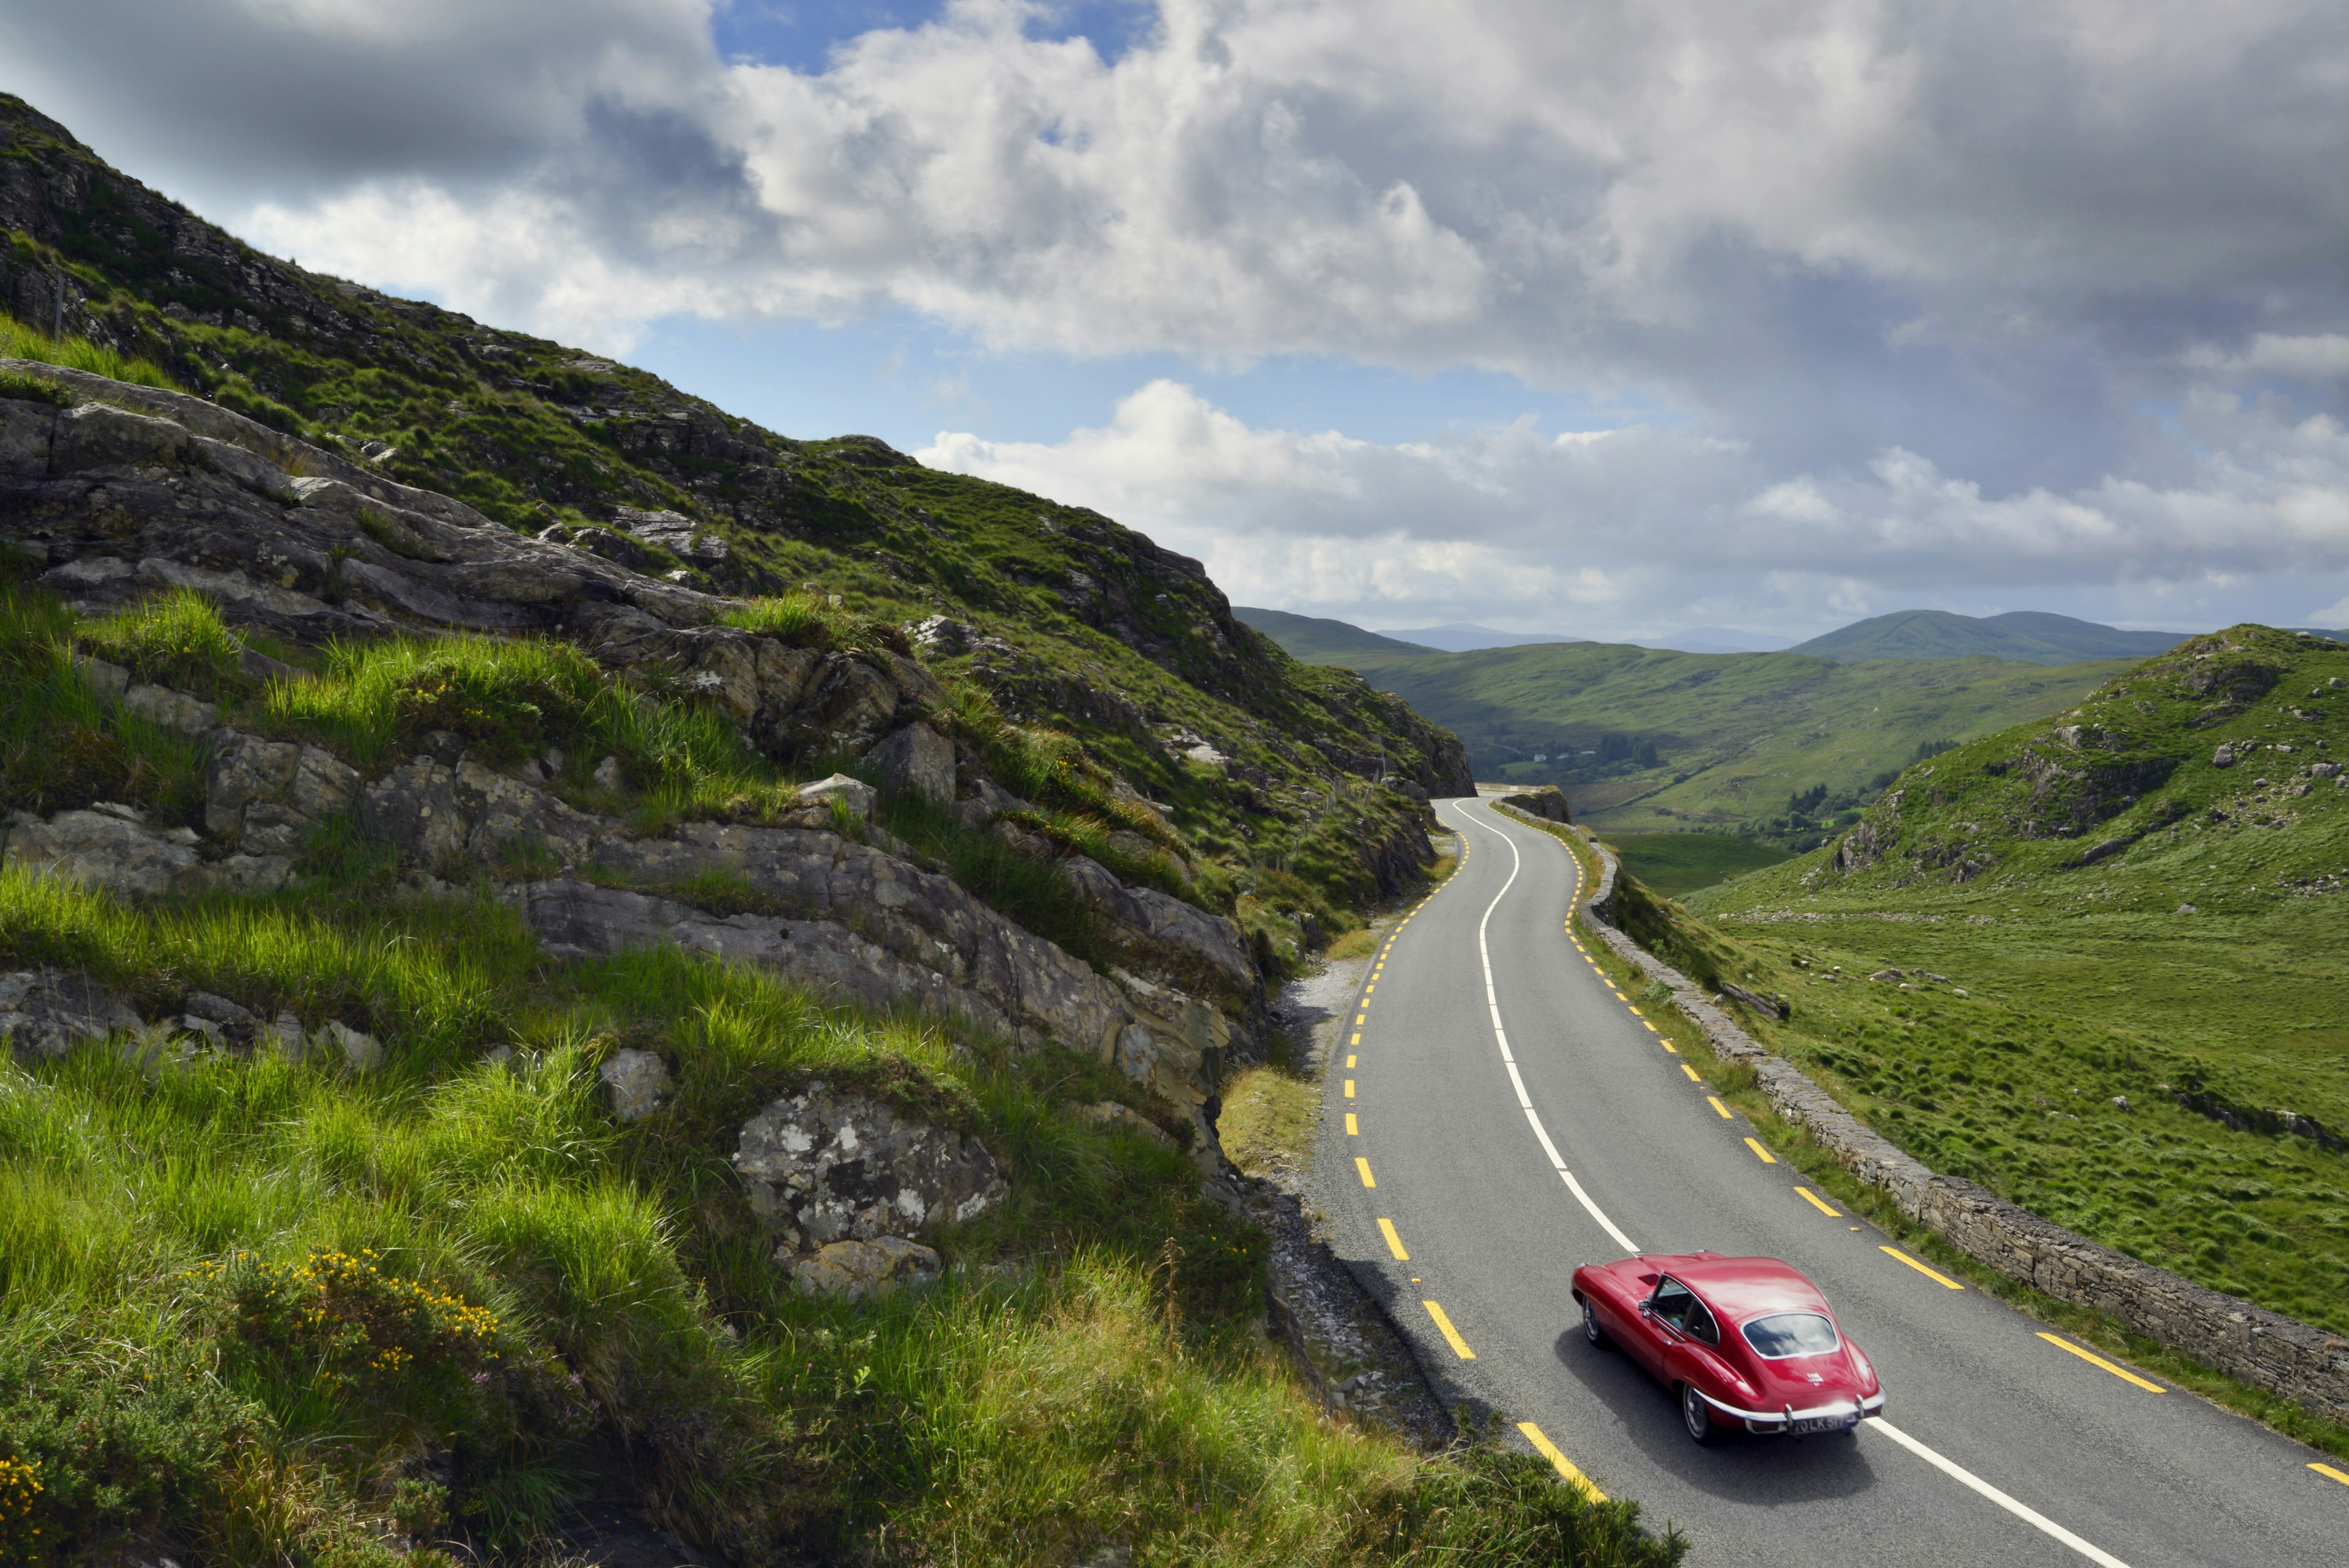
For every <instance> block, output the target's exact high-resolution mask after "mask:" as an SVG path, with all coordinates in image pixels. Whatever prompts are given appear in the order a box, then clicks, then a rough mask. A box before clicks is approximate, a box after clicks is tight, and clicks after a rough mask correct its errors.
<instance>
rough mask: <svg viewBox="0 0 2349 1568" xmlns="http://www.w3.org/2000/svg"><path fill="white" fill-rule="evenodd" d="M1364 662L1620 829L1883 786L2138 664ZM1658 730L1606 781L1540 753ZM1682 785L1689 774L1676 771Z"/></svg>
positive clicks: (1629, 651) (1486, 766)
mask: <svg viewBox="0 0 2349 1568" xmlns="http://www.w3.org/2000/svg"><path fill="white" fill-rule="evenodd" d="M1348 659H1349V662H1350V668H1353V669H1356V670H1360V671H1361V673H1362V674H1363V675H1364V676H1365V677H1366V678H1368V679H1369V680H1371V682H1372V683H1373V684H1374V685H1377V686H1379V687H1381V688H1383V689H1385V690H1389V691H1394V692H1396V693H1398V694H1400V695H1401V696H1402V697H1403V698H1404V699H1405V700H1406V701H1409V702H1410V703H1411V704H1412V705H1413V707H1414V708H1416V709H1418V710H1419V711H1421V712H1423V713H1426V714H1428V715H1430V716H1431V717H1433V719H1435V721H1436V722H1439V723H1442V724H1444V725H1445V726H1447V727H1449V728H1450V729H1452V730H1453V731H1454V732H1457V733H1458V734H1459V736H1460V737H1461V739H1462V740H1463V741H1464V742H1466V743H1467V746H1468V753H1469V756H1470V758H1471V760H1472V761H1473V762H1474V763H1475V767H1476V770H1477V776H1478V777H1480V778H1498V779H1507V780H1511V781H1514V782H1518V783H1526V784H1540V783H1557V784H1563V785H1564V786H1565V787H1566V790H1567V793H1568V798H1569V800H1571V802H1572V803H1573V805H1574V807H1575V810H1576V813H1577V815H1578V816H1579V817H1580V818H1582V819H1583V820H1586V821H1588V822H1590V823H1591V824H1592V825H1594V826H1599V827H1602V828H1604V829H1606V830H1608V831H1609V832H1612V833H1642V832H1657V831H1671V830H1674V829H1679V830H1683V831H1685V830H1690V829H1706V828H1712V829H1716V830H1719V829H1731V828H1735V827H1738V826H1744V825H1747V824H1755V823H1759V822H1762V821H1764V820H1766V819H1768V818H1771V817H1774V816H1780V815H1784V814H1785V810H1786V797H1787V796H1788V795H1790V794H1794V793H1795V792H1797V791H1800V790H1804V789H1806V788H1808V787H1809V786H1811V785H1812V784H1826V785H1828V786H1829V788H1830V790H1831V791H1836V792H1850V791H1854V790H1860V791H1868V793H1872V791H1870V790H1869V788H1868V786H1869V785H1870V784H1871V783H1872V781H1874V780H1875V779H1876V778H1877V777H1878V775H1879V774H1887V773H1889V772H1892V771H1895V770H1897V769H1899V767H1900V766H1901V765H1902V764H1904V763H1907V762H1908V761H1909V759H1910V757H1911V755H1912V754H1913V753H1914V752H1915V750H1916V748H1917V746H1918V745H1919V743H1920V742H1930V741H1935V740H1940V739H1944V738H1946V739H1953V740H1954V739H1964V738H1968V737H1971V736H1974V735H1980V734H1983V733H1986V732H1990V731H1993V730H2000V729H2004V728H2006V727H2007V726H2008V725H2011V724H2013V723H2017V722H2021V721H2023V720H2024V719H2026V718H2029V717H2031V716H2033V715H2035V714H2039V713H2044V712H2046V711H2049V710H2050V709H2053V708H2056V707H2060V706H2062V705H2063V704H2064V703H2065V702H2067V701H2073V700H2074V699H2075V698H2077V697H2078V696H2079V695H2080V694H2082V693H2084V692H2085V691H2088V690H2089V689H2090V688H2091V687H2093V686H2095V684H2096V683H2097V682H2098V681H2099V680H2104V679H2105V678H2106V677H2107V676H2109V675H2111V674H2113V673H2114V672H2115V671H2116V670H2120V669H2123V668H2125V666H2124V665H2122V664H2120V663H2117V662H2106V663H2101V664H2080V665H2070V666H2064V667H2061V668H2057V669H2045V668H2042V667H2040V666H2037V665H2030V664H2016V663H2009V662H2002V661H1999V660H1994V659H1939V660H1923V659H1882V660H1875V661H1871V662H1868V663H1864V664H1837V663H1835V662H1833V661H1831V660H1828V659H1813V658H1809V657H1807V656H1802V655H1795V654H1785V653H1749V654H1702V653H1673V652H1668V651H1660V650H1656V649H1642V648H1632V647H1629V646H1626V645H1621V644H1609V643H1566V644H1557V643H1546V644H1540V645H1537V646H1535V647H1531V648H1516V649H1484V650H1481V651H1478V652H1475V653H1450V654H1420V655H1408V656H1405V655H1384V654H1379V655H1372V654H1358V655H1349V656H1348ZM1609 732H1615V733H1620V734H1629V735H1634V736H1640V737H1645V738H1648V739H1651V740H1652V741H1654V742H1655V744H1656V747H1657V750H1658V752H1659V753H1660V754H1661V765H1659V766H1657V767H1654V768H1650V769H1644V770H1641V769H1637V768H1634V767H1633V766H1632V765H1631V764H1630V763H1622V764H1619V765H1618V766H1617V767H1615V768H1613V769H1610V770H1605V771H1604V772H1603V773H1601V774H1600V775H1599V776H1596V777H1594V776H1593V770H1591V769H1589V768H1588V767H1587V766H1574V767H1568V768H1561V767H1560V766H1559V764H1558V763H1557V762H1555V761H1553V762H1551V763H1546V764H1545V763H1535V762H1532V761H1531V760H1530V759H1531V757H1532V756H1533V754H1534V753H1537V752H1550V753H1553V754H1554V753H1556V752H1557V751H1559V750H1573V751H1577V752H1579V751H1582V750H1587V749H1595V748H1596V747H1597V746H1598V744H1599V739H1600V737H1602V736H1603V735H1605V734H1608V733H1609ZM1675 781H1678V782H1675Z"/></svg>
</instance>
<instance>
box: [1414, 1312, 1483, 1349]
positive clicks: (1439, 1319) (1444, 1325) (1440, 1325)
mask: <svg viewBox="0 0 2349 1568" xmlns="http://www.w3.org/2000/svg"><path fill="white" fill-rule="evenodd" d="M1419 1304H1420V1305H1422V1306H1423V1307H1425V1308H1426V1309H1427V1315H1428V1316H1430V1317H1432V1318H1433V1319H1434V1320H1435V1326H1436V1328H1437V1329H1438V1330H1439V1331H1440V1332H1441V1333H1442V1334H1443V1335H1444V1343H1445V1344H1446V1345H1450V1346H1451V1347H1452V1353H1453V1354H1454V1355H1457V1356H1458V1357H1459V1358H1460V1359H1461V1360H1463V1361H1474V1360H1475V1359H1476V1353H1475V1351H1473V1350H1471V1349H1469V1348H1468V1342H1467V1341H1466V1340H1464V1339H1463V1338H1461V1337H1460V1331H1459V1330H1458V1329H1456V1328H1454V1327H1453V1326H1452V1320H1451V1319H1450V1318H1448V1317H1446V1316H1444V1309H1443V1308H1442V1307H1440V1306H1437V1305H1436V1304H1435V1303H1433V1302H1432V1301H1424V1300H1423V1301H1422V1302H1421V1303H1419Z"/></svg>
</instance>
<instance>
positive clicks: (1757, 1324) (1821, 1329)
mask: <svg viewBox="0 0 2349 1568" xmlns="http://www.w3.org/2000/svg"><path fill="white" fill-rule="evenodd" d="M1744 1333H1745V1343H1746V1344H1748V1345H1752V1346H1753V1347H1754V1354H1755V1355H1761V1356H1764V1357H1766V1358H1767V1359H1769V1360H1772V1361H1783V1360H1785V1358H1786V1357H1787V1356H1790V1355H1826V1353H1827V1352H1828V1351H1830V1350H1833V1349H1834V1348H1835V1347H1836V1343H1837V1341H1836V1330H1835V1324H1832V1323H1829V1322H1828V1321H1827V1320H1826V1318H1823V1317H1821V1316H1820V1315H1819V1314H1816V1313H1815V1312H1782V1313H1776V1314H1773V1315H1771V1316H1769V1317H1757V1318H1755V1319H1754V1321H1753V1322H1752V1323H1749V1324H1746V1325H1745V1330H1744Z"/></svg>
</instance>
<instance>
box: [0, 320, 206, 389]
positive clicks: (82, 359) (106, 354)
mask: <svg viewBox="0 0 2349 1568" xmlns="http://www.w3.org/2000/svg"><path fill="white" fill-rule="evenodd" d="M0 359H32V360H36V361H37V362H39V363H41V364H44V365H62V366H64V367H65V368H66V369H69V370H88V371H89V372H90V373H91V374H93V375H98V376H105V377H109V378H110V379H114V380H117V381H133V382H136V383H138V384H139V385H140V386H142V387H160V388H161V389H163V390H165V391H167V392H176V391H180V390H181V386H180V384H179V383H178V382H177V381H174V380H173V379H171V377H170V376H168V375H166V374H165V373H164V371H163V370H162V369H161V367H160V366H158V365H155V364H153V363H152V362H150V361H149V360H146V359H142V358H139V357H137V356H136V355H129V354H124V353H122V352H120V351H119V350H118V349H114V348H109V347H107V346H106V345H105V344H103V343H93V342H91V341H90V340H89V339H88V338H87V337H71V336H67V337H50V336H48V335H47V333H45V332H41V331H39V330H37V329H36V328H34V327H27V326H26V325H25V324H24V323H23V322H21V321H18V320H16V318H15V317H9V316H0ZM36 385H37V386H39V387H43V388H46V387H47V386H48V383H47V382H45V381H44V382H37V383H36ZM8 395H10V396H20V397H21V396H30V397H33V398H36V399H40V400H43V401H54V400H56V394H55V392H54V391H53V390H52V391H47V392H44V391H36V390H30V389H27V390H25V391H19V392H14V393H10V394H8Z"/></svg>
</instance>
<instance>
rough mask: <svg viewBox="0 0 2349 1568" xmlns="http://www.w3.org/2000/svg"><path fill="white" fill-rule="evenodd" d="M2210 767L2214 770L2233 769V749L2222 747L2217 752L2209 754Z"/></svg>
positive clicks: (2229, 746) (2226, 746)
mask: <svg viewBox="0 0 2349 1568" xmlns="http://www.w3.org/2000/svg"><path fill="white" fill-rule="evenodd" d="M2210 765H2211V766H2212V767H2214V768H2231V767H2233V766H2234V765H2235V748H2234V747H2232V746H2231V745H2222V746H2220V748H2219V749H2218V750H2217V751H2215V752H2213V753H2210Z"/></svg>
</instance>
